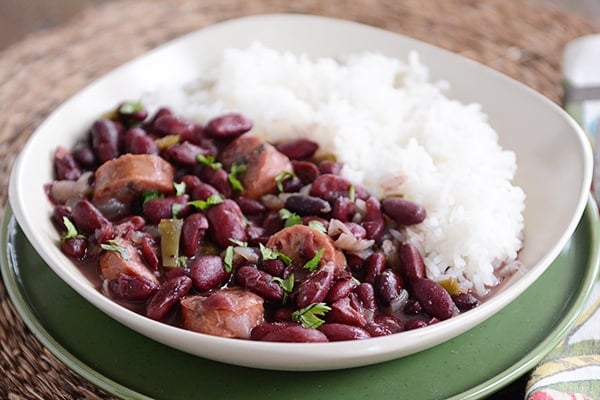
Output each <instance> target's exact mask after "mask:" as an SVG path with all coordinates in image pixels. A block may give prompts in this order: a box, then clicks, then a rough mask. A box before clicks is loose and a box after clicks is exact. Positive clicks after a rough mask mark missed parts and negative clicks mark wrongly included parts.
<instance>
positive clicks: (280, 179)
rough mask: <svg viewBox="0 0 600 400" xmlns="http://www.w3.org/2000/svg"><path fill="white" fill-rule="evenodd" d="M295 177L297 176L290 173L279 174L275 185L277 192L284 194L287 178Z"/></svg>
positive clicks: (282, 172)
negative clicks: (284, 182) (284, 183)
mask: <svg viewBox="0 0 600 400" xmlns="http://www.w3.org/2000/svg"><path fill="white" fill-rule="evenodd" d="M295 176H296V174H294V173H293V172H290V171H281V172H280V173H279V174H277V176H276V177H275V184H276V185H277V190H279V191H280V192H283V181H285V180H286V179H287V178H293V177H295Z"/></svg>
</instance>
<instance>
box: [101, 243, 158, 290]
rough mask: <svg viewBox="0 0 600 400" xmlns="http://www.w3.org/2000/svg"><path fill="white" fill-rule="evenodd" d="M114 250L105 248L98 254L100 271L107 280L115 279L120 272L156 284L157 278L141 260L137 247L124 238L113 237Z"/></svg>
mask: <svg viewBox="0 0 600 400" xmlns="http://www.w3.org/2000/svg"><path fill="white" fill-rule="evenodd" d="M113 243H114V244H113V246H114V247H115V248H118V249H119V251H116V250H114V251H113V250H105V251H103V252H102V255H101V256H100V273H101V274H102V276H104V278H106V279H107V280H108V281H112V280H113V279H117V278H118V277H119V275H120V274H125V275H129V276H135V277H142V278H145V279H147V280H149V281H152V282H155V283H156V284H158V279H157V278H156V276H155V275H154V274H153V273H152V271H150V269H149V268H148V267H146V265H145V264H144V262H143V261H142V258H141V257H140V255H139V253H138V252H137V249H136V248H135V247H134V246H133V245H132V244H131V243H130V242H128V241H126V240H124V239H114V242H113Z"/></svg>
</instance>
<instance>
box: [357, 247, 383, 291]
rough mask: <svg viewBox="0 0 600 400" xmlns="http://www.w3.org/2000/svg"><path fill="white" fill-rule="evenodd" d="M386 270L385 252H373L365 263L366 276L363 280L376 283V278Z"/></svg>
mask: <svg viewBox="0 0 600 400" xmlns="http://www.w3.org/2000/svg"><path fill="white" fill-rule="evenodd" d="M384 270H385V256H384V255H383V253H379V252H375V253H373V254H371V255H370V256H369V257H367V259H366V260H365V263H364V276H363V279H362V281H363V282H368V283H374V282H375V279H377V277H378V276H379V275H380V274H381V273H382V272H383V271H384Z"/></svg>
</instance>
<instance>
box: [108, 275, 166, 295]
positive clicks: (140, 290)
mask: <svg viewBox="0 0 600 400" xmlns="http://www.w3.org/2000/svg"><path fill="white" fill-rule="evenodd" d="M158 288H159V285H158V284H157V283H156V282H154V281H151V280H150V279H147V278H145V277H143V276H141V275H136V276H133V275H127V274H123V273H121V274H119V276H118V277H117V279H112V280H111V281H109V282H108V289H109V290H110V292H111V293H112V295H113V296H115V297H116V298H118V299H123V300H131V301H139V300H146V299H148V298H150V296H152V295H153V294H154V293H156V292H157V291H158Z"/></svg>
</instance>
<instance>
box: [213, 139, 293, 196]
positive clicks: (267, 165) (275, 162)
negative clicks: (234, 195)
mask: <svg viewBox="0 0 600 400" xmlns="http://www.w3.org/2000/svg"><path fill="white" fill-rule="evenodd" d="M219 158H220V161H221V163H223V166H224V167H225V168H226V169H227V170H229V169H230V168H231V165H232V164H233V163H234V162H237V163H238V164H245V165H246V172H245V174H244V175H243V177H240V178H241V179H240V180H241V182H242V185H243V186H244V190H243V192H242V195H243V196H244V197H248V198H251V199H257V198H259V197H260V196H262V195H264V194H267V193H271V192H273V191H274V190H275V188H276V186H277V183H276V182H275V178H276V177H277V176H278V175H279V174H281V173H282V172H283V171H288V172H292V171H293V167H292V163H291V162H290V160H289V158H287V156H285V155H284V154H282V153H280V152H279V151H278V150H277V149H276V148H275V147H274V146H273V145H271V144H269V143H267V142H266V141H264V140H263V139H261V138H259V137H256V136H241V137H239V138H237V139H235V140H234V141H233V142H231V143H230V144H229V145H227V147H225V148H224V149H223V151H222V152H221V155H220V157H219Z"/></svg>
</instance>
